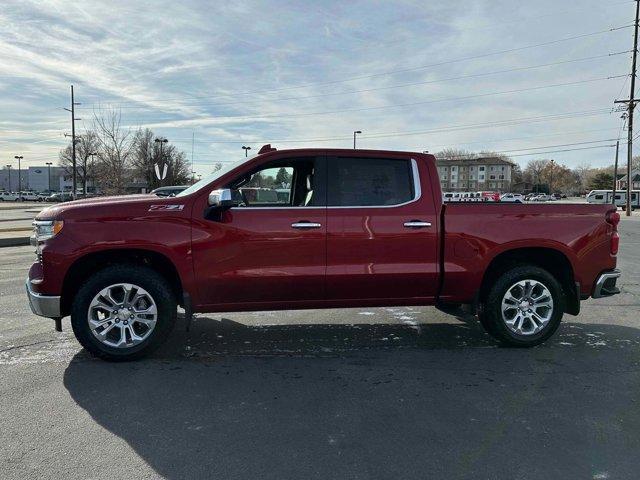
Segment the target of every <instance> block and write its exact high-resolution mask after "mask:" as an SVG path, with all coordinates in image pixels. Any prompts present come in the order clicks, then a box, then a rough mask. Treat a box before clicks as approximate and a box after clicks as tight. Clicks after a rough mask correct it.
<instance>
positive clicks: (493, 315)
mask: <svg viewBox="0 0 640 480" xmlns="http://www.w3.org/2000/svg"><path fill="white" fill-rule="evenodd" d="M564 309H565V299H564V293H563V291H562V287H561V285H560V283H559V282H558V281H557V280H556V279H555V277H554V276H553V275H551V274H550V273H549V272H548V271H546V270H544V269H542V268H539V267H535V266H532V265H522V266H518V267H514V268H512V269H510V270H507V271H506V272H504V273H502V274H501V275H500V276H499V277H498V278H497V280H496V281H495V282H494V284H493V285H492V286H491V288H490V289H489V292H488V294H487V296H486V299H485V301H484V302H483V304H482V306H481V309H480V313H479V317H480V321H481V323H482V325H483V326H484V328H485V329H486V330H487V332H488V333H489V334H490V335H492V336H493V337H494V338H496V339H497V340H498V341H500V342H501V343H503V344H505V345H508V346H513V347H533V346H535V345H539V344H541V343H543V342H544V341H545V340H547V339H548V338H549V337H551V335H553V334H554V333H555V331H556V330H557V329H558V326H559V325H560V321H561V320H562V315H563V313H564Z"/></svg>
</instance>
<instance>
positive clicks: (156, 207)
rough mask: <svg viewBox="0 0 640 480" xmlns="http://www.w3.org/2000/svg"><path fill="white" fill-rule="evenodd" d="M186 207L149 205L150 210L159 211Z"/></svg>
mask: <svg viewBox="0 0 640 480" xmlns="http://www.w3.org/2000/svg"><path fill="white" fill-rule="evenodd" d="M183 208H184V205H151V206H150V207H149V211H150V212H157V211H160V210H163V211H166V210H171V211H175V210H182V209H183Z"/></svg>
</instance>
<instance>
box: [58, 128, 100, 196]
mask: <svg viewBox="0 0 640 480" xmlns="http://www.w3.org/2000/svg"><path fill="white" fill-rule="evenodd" d="M98 147H99V142H98V136H97V135H96V133H95V132H94V131H93V130H87V132H86V133H84V134H83V135H78V136H76V172H77V174H78V176H79V180H80V182H81V183H82V189H83V191H84V193H85V194H86V193H87V180H88V179H89V178H91V177H93V173H94V172H93V165H92V163H93V162H91V161H90V158H91V156H92V155H93V154H95V153H97V151H98ZM59 161H60V166H62V167H64V168H65V173H67V174H68V175H72V174H73V153H72V147H71V144H69V145H67V146H66V147H65V148H63V149H62V150H60V154H59Z"/></svg>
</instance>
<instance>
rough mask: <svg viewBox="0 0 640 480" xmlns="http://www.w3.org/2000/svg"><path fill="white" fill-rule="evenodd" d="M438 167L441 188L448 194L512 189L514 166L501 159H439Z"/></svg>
mask: <svg viewBox="0 0 640 480" xmlns="http://www.w3.org/2000/svg"><path fill="white" fill-rule="evenodd" d="M437 166H438V174H439V175H440V186H441V187H442V190H443V191H446V192H476V191H482V190H496V191H499V192H506V191H508V190H510V189H511V179H512V172H513V167H514V164H513V163H511V162H509V161H506V160H503V159H501V158H497V157H480V158H469V159H463V160H446V159H438V160H437Z"/></svg>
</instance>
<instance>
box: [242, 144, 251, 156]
mask: <svg viewBox="0 0 640 480" xmlns="http://www.w3.org/2000/svg"><path fill="white" fill-rule="evenodd" d="M242 149H243V150H244V156H245V158H246V157H248V156H249V150H251V147H245V146H244V145H243V146H242Z"/></svg>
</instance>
